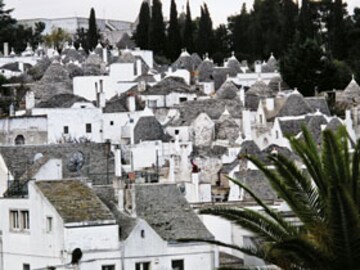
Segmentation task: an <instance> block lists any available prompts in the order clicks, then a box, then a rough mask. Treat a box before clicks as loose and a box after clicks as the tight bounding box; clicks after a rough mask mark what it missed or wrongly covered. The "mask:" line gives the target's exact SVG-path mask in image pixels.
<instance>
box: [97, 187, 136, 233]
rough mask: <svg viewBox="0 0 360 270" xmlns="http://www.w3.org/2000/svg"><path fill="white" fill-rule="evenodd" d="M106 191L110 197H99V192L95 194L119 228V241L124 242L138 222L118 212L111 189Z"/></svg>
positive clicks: (105, 195)
mask: <svg viewBox="0 0 360 270" xmlns="http://www.w3.org/2000/svg"><path fill="white" fill-rule="evenodd" d="M97 189H98V188H97ZM108 189H109V191H110V192H111V195H110V196H109V195H107V194H104V195H101V194H99V192H97V195H98V196H99V198H100V199H101V200H102V201H103V202H104V203H105V205H106V206H107V207H108V208H109V209H110V211H111V212H112V214H113V215H114V217H115V219H116V222H117V224H118V225H119V227H120V232H119V236H120V239H121V240H126V239H127V238H128V236H129V235H130V234H131V232H132V231H133V229H134V228H135V226H136V225H137V224H138V221H139V220H138V219H136V218H133V217H131V216H129V215H128V214H127V213H125V212H123V211H120V210H119V208H118V206H117V202H116V200H115V199H114V196H113V194H114V189H113V187H109V188H108Z"/></svg>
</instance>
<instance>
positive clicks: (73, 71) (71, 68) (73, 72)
mask: <svg viewBox="0 0 360 270" xmlns="http://www.w3.org/2000/svg"><path fill="white" fill-rule="evenodd" d="M65 68H66V70H67V71H68V72H69V76H70V78H71V79H72V78H74V77H79V76H84V71H83V70H82V68H81V67H79V66H77V65H75V64H73V63H69V64H67V65H66V66H65Z"/></svg>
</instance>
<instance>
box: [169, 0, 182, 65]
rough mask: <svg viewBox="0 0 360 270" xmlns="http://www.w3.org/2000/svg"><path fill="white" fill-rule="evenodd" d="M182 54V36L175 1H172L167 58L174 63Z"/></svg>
mask: <svg viewBox="0 0 360 270" xmlns="http://www.w3.org/2000/svg"><path fill="white" fill-rule="evenodd" d="M180 52H181V36H180V27H179V22H178V13H177V9H176V3H175V0H171V6H170V23H169V28H168V36H167V55H166V56H167V57H168V58H169V59H170V60H171V61H174V60H176V59H177V58H178V57H179V54H180Z"/></svg>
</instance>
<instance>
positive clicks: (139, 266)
mask: <svg viewBox="0 0 360 270" xmlns="http://www.w3.org/2000/svg"><path fill="white" fill-rule="evenodd" d="M135 270H150V262H139V263H136V264H135Z"/></svg>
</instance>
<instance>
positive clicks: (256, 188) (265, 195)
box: [235, 170, 277, 201]
mask: <svg viewBox="0 0 360 270" xmlns="http://www.w3.org/2000/svg"><path fill="white" fill-rule="evenodd" d="M235 177H236V178H237V179H239V180H240V182H241V183H244V184H245V185H246V186H247V187H249V188H250V189H251V190H252V191H253V192H254V193H255V194H256V195H257V196H258V197H259V198H260V199H262V200H275V199H277V196H276V194H275V192H274V191H273V189H272V187H271V185H270V183H269V181H268V180H267V179H266V177H265V175H264V174H263V173H262V172H261V171H259V170H246V171H240V172H238V173H235ZM244 200H249V201H252V200H253V199H252V197H251V196H250V195H249V194H248V193H247V192H245V193H244Z"/></svg>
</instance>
